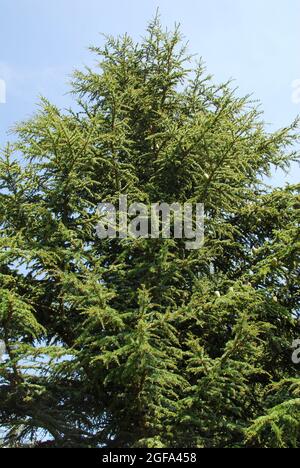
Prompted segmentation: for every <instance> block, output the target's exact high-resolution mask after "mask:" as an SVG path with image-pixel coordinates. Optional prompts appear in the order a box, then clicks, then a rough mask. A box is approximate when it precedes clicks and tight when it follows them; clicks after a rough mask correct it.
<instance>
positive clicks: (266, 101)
mask: <svg viewBox="0 0 300 468" xmlns="http://www.w3.org/2000/svg"><path fill="white" fill-rule="evenodd" d="M157 7H159V9H160V13H161V17H162V21H163V23H164V24H165V25H166V26H170V27H171V26H172V25H174V23H175V22H180V23H181V28H182V32H183V34H184V35H185V36H186V38H187V39H188V40H189V44H190V51H191V52H192V53H195V54H199V56H202V57H203V59H204V61H205V62H206V65H207V68H208V71H209V72H210V73H212V74H214V75H215V80H216V81H217V82H220V81H224V80H227V79H228V78H234V79H235V80H236V84H237V85H238V86H239V87H240V93H242V94H247V93H254V96H255V98H257V99H259V100H260V101H261V102H262V105H263V109H264V110H265V120H266V122H268V123H269V124H270V128H277V127H280V126H284V125H287V124H288V123H289V122H291V121H292V120H293V119H294V118H295V117H296V115H297V114H300V103H298V104H297V103H295V102H293V100H292V93H293V89H292V82H293V81H295V80H297V79H300V54H299V46H300V28H299V22H300V2H299V0H185V1H183V0H143V1H141V0H111V1H110V2H108V1H104V0H0V17H1V29H0V80H4V81H5V83H6V88H7V91H6V104H0V146H3V144H4V142H5V141H6V140H7V138H8V137H7V131H8V130H9V128H10V127H11V126H12V125H13V123H14V122H16V121H20V120H23V119H25V118H26V117H28V116H30V115H32V113H33V112H34V110H35V108H36V104H37V102H38V96H39V95H41V94H42V95H44V96H46V97H47V98H49V99H50V100H51V101H53V102H54V103H56V104H57V105H59V106H63V107H64V106H67V105H68V104H70V102H71V97H70V96H69V95H67V94H66V93H67V91H68V89H69V88H68V79H69V76H70V75H71V73H72V70H73V69H74V68H78V67H79V68H80V67H82V66H83V64H92V63H93V57H92V56H91V55H90V53H89V51H88V50H87V46H89V45H99V44H101V43H102V42H103V38H102V36H101V35H100V33H101V32H102V33H109V34H113V35H117V34H121V33H124V32H128V33H129V34H130V35H132V36H133V37H134V38H135V39H139V37H140V36H141V35H143V33H144V31H145V27H146V25H147V22H148V20H149V19H151V17H152V16H153V15H154V13H155V10H156V8H157ZM299 175H300V171H299V167H298V166H294V167H293V171H292V173H291V174H290V175H289V177H288V178H287V179H284V178H283V176H282V174H277V175H276V176H275V179H274V182H275V183H280V184H282V183H284V181H285V180H288V181H290V182H299Z"/></svg>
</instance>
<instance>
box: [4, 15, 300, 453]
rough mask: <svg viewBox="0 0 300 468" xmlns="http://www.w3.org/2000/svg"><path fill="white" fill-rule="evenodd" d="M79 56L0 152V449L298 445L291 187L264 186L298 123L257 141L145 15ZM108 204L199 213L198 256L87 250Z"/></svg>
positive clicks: (136, 243)
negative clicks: (89, 62)
mask: <svg viewBox="0 0 300 468" xmlns="http://www.w3.org/2000/svg"><path fill="white" fill-rule="evenodd" d="M92 51H93V53H94V54H96V58H97V63H96V66H95V68H94V69H86V70H84V71H77V72H76V73H75V74H74V79H73V83H72V92H73V94H74V97H75V99H76V102H75V104H74V110H67V111H62V110H60V109H58V108H56V107H55V106H54V105H52V104H51V103H49V102H48V101H47V100H46V99H42V100H41V103H40V108H39V110H38V112H37V114H36V115H35V116H34V117H33V118H32V119H30V120H29V121H26V122H23V123H21V124H19V125H17V126H16V129H15V132H16V135H17V138H16V142H15V143H14V144H13V145H7V146H6V147H5V148H3V150H2V152H1V159H0V224H1V232H0V246H1V249H0V294H1V295H0V339H1V340H2V341H3V342H4V344H5V347H6V355H5V357H4V359H3V361H2V362H0V402H1V405H0V425H1V427H2V430H1V434H2V435H3V437H2V439H3V440H2V445H3V446H16V447H24V446H34V447H36V446H43V445H46V446H51V447H99V446H107V447H159V448H163V447H182V446H186V447H247V446H259V447H299V434H300V432H299V429H300V428H299V368H297V366H296V365H294V364H293V362H292V359H291V354H292V350H291V346H292V342H293V340H295V339H297V338H299V337H300V326H299V321H298V318H299V299H300V287H299V256H300V240H299V232H300V231H299V219H300V216H299V210H300V186H299V185H295V186H288V187H286V188H281V189H280V188H271V187H268V186H267V185H266V184H265V183H264V180H266V177H267V176H269V175H270V174H271V172H272V170H273V169H274V167H275V168H281V169H287V168H288V167H289V164H290V163H291V161H295V160H299V155H298V153H297V152H296V151H295V147H296V146H295V144H296V143H297V141H298V140H299V136H298V135H299V134H298V130H297V126H298V121H295V122H294V123H293V124H292V125H291V126H290V127H287V128H284V129H281V130H279V131H278V132H275V133H268V132H267V131H266V129H265V125H264V122H263V120H262V115H261V111H260V110H259V108H258V107H257V105H256V104H255V103H254V102H252V101H251V100H250V98H249V96H248V97H243V98H241V97H238V96H237V93H236V91H234V90H232V88H231V84H230V83H225V84H222V85H214V84H213V83H212V80H211V77H210V76H207V75H206V72H205V69H204V67H203V65H202V64H201V63H200V64H198V65H197V66H196V68H194V67H193V65H192V59H191V57H190V56H189V55H188V54H187V51H186V47H185V46H182V39H181V36H180V32H179V30H178V28H176V29H175V31H174V32H165V31H164V30H163V29H162V27H161V25H160V23H159V19H158V18H155V19H154V20H153V21H152V22H151V23H150V24H149V27H148V31H147V35H146V37H145V38H144V39H143V40H142V42H141V43H140V44H135V43H134V42H133V41H132V39H130V38H129V37H128V36H124V37H120V38H117V39H114V38H111V37H108V38H107V39H106V44H105V46H104V47H103V48H92ZM121 194H127V195H128V201H129V203H131V202H136V201H140V202H143V203H146V204H150V203H155V202H169V203H172V202H180V203H185V202H190V203H196V202H199V203H204V204H205V211H206V232H205V244H204V246H203V248H201V249H199V250H193V251H188V250H185V246H184V242H183V241H181V240H172V239H171V240H170V239H169V240H168V239H155V240H154V239H152V240H151V239H137V240H133V239H107V240H100V239H98V238H97V236H96V231H95V228H96V224H97V221H98V215H97V210H96V208H97V205H98V203H100V202H104V201H105V202H113V203H116V201H117V200H118V198H119V196H120V195H121ZM46 441H47V442H46Z"/></svg>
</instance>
